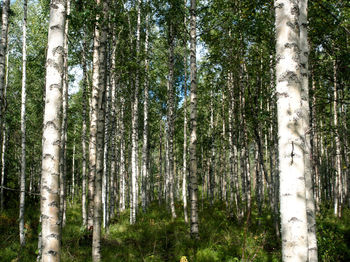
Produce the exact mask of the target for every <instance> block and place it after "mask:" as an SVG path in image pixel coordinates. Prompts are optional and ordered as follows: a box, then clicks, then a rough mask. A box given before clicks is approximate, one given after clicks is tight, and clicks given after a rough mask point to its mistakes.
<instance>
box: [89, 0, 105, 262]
mask: <svg viewBox="0 0 350 262" xmlns="http://www.w3.org/2000/svg"><path fill="white" fill-rule="evenodd" d="M96 5H97V7H100V8H101V12H100V13H98V14H97V15H96V24H95V36H94V55H93V86H92V89H93V91H92V92H93V94H94V93H96V94H97V97H94V99H96V100H97V101H96V102H97V103H96V104H95V105H96V106H97V107H96V122H97V123H96V124H97V128H96V129H97V132H96V173H95V183H94V185H95V192H94V193H95V194H94V212H93V214H94V217H93V232H92V260H93V261H94V262H99V261H101V222H102V221H101V220H102V175H103V157H104V132H105V93H106V88H105V86H106V41H107V28H106V25H107V24H108V23H107V20H108V1H103V0H96ZM95 90H96V91H95ZM94 91H95V92H94Z"/></svg>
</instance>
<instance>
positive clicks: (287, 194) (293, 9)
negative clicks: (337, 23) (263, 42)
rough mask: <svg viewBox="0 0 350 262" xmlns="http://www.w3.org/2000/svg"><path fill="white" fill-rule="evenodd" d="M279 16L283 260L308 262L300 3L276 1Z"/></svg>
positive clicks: (277, 71) (278, 77) (279, 144)
mask: <svg viewBox="0 0 350 262" xmlns="http://www.w3.org/2000/svg"><path fill="white" fill-rule="evenodd" d="M275 15H276V20H275V26H276V40H277V42H276V57H277V61H276V94H277V106H278V136H279V139H278V147H279V150H278V151H279V169H280V214H281V226H282V259H283V261H284V262H287V261H294V262H295V261H307V260H308V257H307V254H308V241H307V234H308V233H307V217H306V199H305V162H304V158H305V157H304V153H303V152H304V150H305V147H306V145H305V141H304V129H303V122H304V119H303V117H304V116H303V115H302V109H303V108H302V99H303V98H302V92H301V87H302V86H301V80H302V79H301V74H300V58H299V52H300V47H299V46H300V42H299V39H300V37H299V29H298V28H299V27H298V24H299V6H298V2H295V1H292V0H275ZM291 207H294V208H291Z"/></svg>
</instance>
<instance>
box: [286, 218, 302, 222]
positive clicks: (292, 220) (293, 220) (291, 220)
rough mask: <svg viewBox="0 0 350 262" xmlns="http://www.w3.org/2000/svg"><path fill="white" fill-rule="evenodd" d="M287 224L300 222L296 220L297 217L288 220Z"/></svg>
mask: <svg viewBox="0 0 350 262" xmlns="http://www.w3.org/2000/svg"><path fill="white" fill-rule="evenodd" d="M289 222H301V220H300V219H298V218H297V217H292V218H291V219H289V220H288V223H289Z"/></svg>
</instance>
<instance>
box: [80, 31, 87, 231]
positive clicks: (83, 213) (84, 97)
mask: <svg viewBox="0 0 350 262" xmlns="http://www.w3.org/2000/svg"><path fill="white" fill-rule="evenodd" d="M84 30H85V28H84ZM86 48H87V47H86V39H85V31H84V39H83V54H82V68H83V98H82V100H83V105H82V107H83V127H82V140H81V143H82V154H83V156H82V200H81V205H82V217H83V226H87V210H86V208H87V207H86V174H87V170H86V146H87V145H86V143H87V139H86V131H87V130H86V128H87V123H86V122H87V115H86V112H87V110H86V105H87V100H88V96H87V90H86V88H87V81H88V76H87V69H86Z"/></svg>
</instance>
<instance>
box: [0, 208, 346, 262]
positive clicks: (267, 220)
mask: <svg viewBox="0 0 350 262" xmlns="http://www.w3.org/2000/svg"><path fill="white" fill-rule="evenodd" d="M27 210H28V212H27V218H26V221H28V222H27V223H26V225H27V245H26V247H25V248H24V249H23V250H20V246H19V243H18V242H19V241H18V224H17V216H18V214H17V210H7V211H6V212H4V213H2V214H1V216H0V234H1V235H0V261H4V262H5V261H17V260H16V259H17V258H18V256H19V254H20V256H21V259H22V260H21V261H35V259H36V253H37V232H38V230H39V225H38V222H37V221H38V206H37V205H33V206H32V207H29V208H27ZM346 212H347V213H346V214H344V217H345V215H347V218H346V219H342V220H339V219H336V218H333V217H332V215H331V214H330V213H327V212H324V213H322V214H321V215H320V216H319V218H318V221H317V222H318V238H319V251H320V261H349V260H348V259H349V257H350V254H349V250H350V248H349V247H350V243H349V242H350V237H349V232H350V214H349V212H348V211H346ZM177 215H178V217H177V218H176V219H174V220H172V219H171V215H170V212H169V211H168V210H167V208H166V207H165V206H161V207H159V206H158V204H157V203H153V204H151V205H150V207H149V209H148V211H147V212H145V213H142V212H141V211H140V213H139V215H138V218H137V222H136V223H135V224H134V225H130V224H129V213H128V211H125V212H124V213H121V214H120V215H119V216H116V217H115V218H114V219H113V220H112V221H111V225H110V227H109V232H108V233H106V232H103V236H102V258H103V261H132V262H134V261H135V262H137V261H154V262H157V261H177V262H178V261H180V260H181V259H182V261H183V260H184V258H183V257H186V259H187V260H188V261H189V262H192V261H197V262H206V261H208V262H215V261H227V262H233V261H262V262H264V261H266V262H267V261H281V252H280V240H279V239H277V238H276V236H275V234H274V231H273V218H272V217H271V215H270V214H269V213H265V214H262V215H261V216H260V217H258V215H257V213H255V212H254V211H253V212H252V214H251V217H250V219H249V221H248V220H247V219H244V220H242V221H241V222H239V221H237V220H236V219H232V218H230V217H229V214H228V213H227V211H226V207H225V205H224V204H223V203H219V202H218V203H215V205H213V206H212V207H211V206H210V205H209V204H207V203H204V206H203V208H200V212H199V218H200V221H199V226H200V228H199V230H200V240H199V241H194V240H192V239H191V238H190V237H189V226H188V224H186V223H185V222H184V219H183V212H182V206H181V205H180V204H178V205H177ZM81 224H82V221H81V211H80V207H79V206H78V205H73V206H69V208H68V210H67V224H66V227H65V228H64V230H63V234H62V256H61V258H62V259H61V261H74V262H75V261H76V262H80V261H81V262H89V261H91V235H90V234H89V232H87V231H86V230H85V229H84V228H82V227H81ZM332 243H335V244H336V245H333V246H332Z"/></svg>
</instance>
